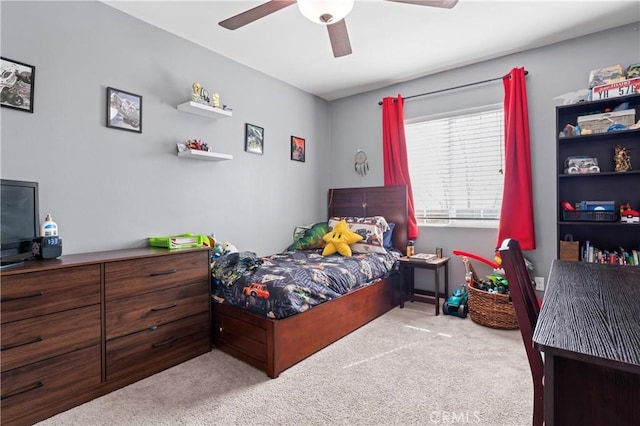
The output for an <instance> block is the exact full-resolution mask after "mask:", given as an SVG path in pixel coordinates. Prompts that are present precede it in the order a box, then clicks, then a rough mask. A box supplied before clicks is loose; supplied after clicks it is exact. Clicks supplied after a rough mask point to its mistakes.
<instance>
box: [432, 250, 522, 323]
mask: <svg viewBox="0 0 640 426" xmlns="http://www.w3.org/2000/svg"><path fill="white" fill-rule="evenodd" d="M453 254H455V255H457V256H462V261H463V262H465V268H466V269H467V273H468V275H469V276H470V278H469V280H468V284H467V287H468V289H467V291H468V292H469V302H468V303H469V316H470V317H471V320H472V321H473V322H475V323H476V324H480V325H483V326H485V327H491V328H498V329H505V330H514V329H517V328H518V320H517V318H516V312H515V310H514V308H513V303H512V302H511V298H510V297H509V294H508V288H509V287H508V282H507V280H506V279H505V278H504V276H503V274H502V271H501V270H500V264H499V263H497V262H492V261H490V260H488V259H485V258H484V257H482V256H478V255H475V254H472V253H466V252H463V251H460V250H454V251H453ZM469 258H472V259H475V260H478V261H481V262H482V263H485V264H487V265H489V266H491V267H492V268H493V269H494V274H492V275H490V276H489V277H488V278H489V280H488V281H484V282H483V281H481V280H480V279H479V278H478V275H477V274H476V272H475V270H474V268H473V265H472V264H471V262H469ZM481 288H484V290H481ZM443 309H444V308H443Z"/></svg>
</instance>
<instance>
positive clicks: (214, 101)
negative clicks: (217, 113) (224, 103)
mask: <svg viewBox="0 0 640 426" xmlns="http://www.w3.org/2000/svg"><path fill="white" fill-rule="evenodd" d="M211 106H212V107H214V108H220V94H219V93H214V94H213V95H212V96H211Z"/></svg>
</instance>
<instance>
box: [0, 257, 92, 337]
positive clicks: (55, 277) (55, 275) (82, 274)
mask: <svg viewBox="0 0 640 426" xmlns="http://www.w3.org/2000/svg"><path fill="white" fill-rule="evenodd" d="M1 303H2V323H3V324H4V323H7V322H11V321H17V320H21V319H25V318H31V317H34V316H38V315H44V314H50V313H53V312H58V311H63V310H67V309H73V308H78V307H81V306H87V305H93V304H97V303H100V265H86V266H78V267H73V268H65V269H58V270H54V271H41V272H31V273H28V274H26V273H25V274H17V275H8V276H3V277H2V298H1Z"/></svg>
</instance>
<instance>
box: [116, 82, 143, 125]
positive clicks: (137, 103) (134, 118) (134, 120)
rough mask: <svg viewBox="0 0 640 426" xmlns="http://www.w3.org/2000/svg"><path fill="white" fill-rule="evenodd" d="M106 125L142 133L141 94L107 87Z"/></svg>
mask: <svg viewBox="0 0 640 426" xmlns="http://www.w3.org/2000/svg"><path fill="white" fill-rule="evenodd" d="M107 127H111V128H114V129H120V130H128V131H130V132H137V133H142V96H140V95H136V94H133V93H129V92H125V91H124V90H119V89H114V88H113V87H107Z"/></svg>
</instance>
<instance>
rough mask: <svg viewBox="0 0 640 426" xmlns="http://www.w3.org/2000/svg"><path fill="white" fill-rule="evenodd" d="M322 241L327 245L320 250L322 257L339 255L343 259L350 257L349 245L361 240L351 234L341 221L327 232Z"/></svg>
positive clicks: (358, 236)
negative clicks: (343, 257)
mask: <svg viewBox="0 0 640 426" xmlns="http://www.w3.org/2000/svg"><path fill="white" fill-rule="evenodd" d="M322 239H323V240H324V241H325V242H326V243H327V244H326V245H325V246H324V250H322V255H323V256H329V255H331V254H334V253H336V252H337V253H340V254H341V255H343V256H345V257H349V256H351V253H352V252H351V247H349V246H350V245H351V244H354V243H356V242H358V241H360V240H362V236H361V235H358V234H356V233H355V232H351V231H350V230H349V227H348V226H347V222H346V221H344V220H341V221H340V222H338V223H337V225H336V226H335V227H334V228H333V230H332V231H329V232H328V233H327V234H326V235H325V236H324V237H322Z"/></svg>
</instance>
